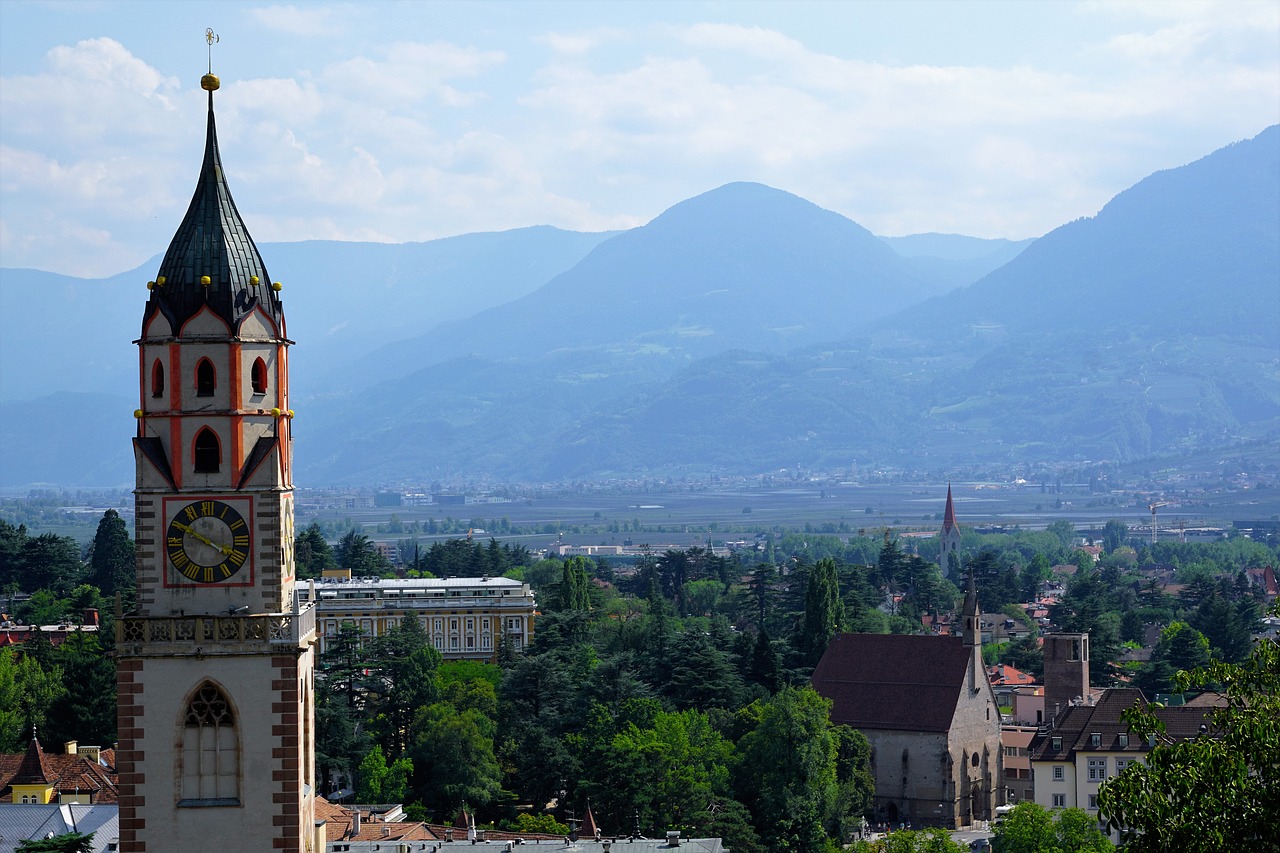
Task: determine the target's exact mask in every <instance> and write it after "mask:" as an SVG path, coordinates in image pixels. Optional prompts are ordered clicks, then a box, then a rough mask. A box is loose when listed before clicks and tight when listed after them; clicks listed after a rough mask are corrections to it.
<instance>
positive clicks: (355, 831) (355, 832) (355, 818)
mask: <svg viewBox="0 0 1280 853" xmlns="http://www.w3.org/2000/svg"><path fill="white" fill-rule="evenodd" d="M359 835H360V810H359V809H356V810H355V811H353V812H352V813H351V837H352V838H357V837H359Z"/></svg>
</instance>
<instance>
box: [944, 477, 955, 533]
mask: <svg viewBox="0 0 1280 853" xmlns="http://www.w3.org/2000/svg"><path fill="white" fill-rule="evenodd" d="M955 526H956V508H955V504H953V503H952V502H951V484H950V483H947V508H946V509H945V510H943V513H942V529H943V530H950V529H951V528H953V527H955Z"/></svg>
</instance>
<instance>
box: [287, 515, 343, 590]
mask: <svg viewBox="0 0 1280 853" xmlns="http://www.w3.org/2000/svg"><path fill="white" fill-rule="evenodd" d="M293 565H294V569H295V570H296V571H297V573H298V577H299V578H301V579H303V580H308V579H310V578H318V577H321V576H322V575H323V574H324V573H325V571H327V570H330V569H336V568H338V561H337V559H336V558H335V557H334V555H333V548H331V547H330V546H329V542H328V541H327V540H326V539H325V538H324V533H323V532H322V531H321V529H320V525H319V524H316V523H315V522H314V521H313V522H311V524H309V525H307V527H306V529H304V530H303V531H302V532H301V533H299V534H298V535H297V536H295V537H294V540H293Z"/></svg>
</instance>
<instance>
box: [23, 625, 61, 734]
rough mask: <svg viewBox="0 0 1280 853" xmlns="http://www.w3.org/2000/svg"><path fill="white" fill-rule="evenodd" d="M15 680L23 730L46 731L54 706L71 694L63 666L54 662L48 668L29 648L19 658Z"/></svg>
mask: <svg viewBox="0 0 1280 853" xmlns="http://www.w3.org/2000/svg"><path fill="white" fill-rule="evenodd" d="M45 642H48V641H47V640H46V641H45ZM29 646H30V643H28V644H27V647H28V649H29ZM14 681H15V682H16V685H17V694H18V708H19V709H20V710H21V713H22V728H23V730H24V731H27V732H30V731H32V730H33V729H34V730H37V731H43V730H44V728H45V720H46V719H47V717H48V714H49V710H50V708H52V707H53V706H54V705H55V704H56V703H57V702H58V701H60V700H61V699H62V697H63V696H65V695H66V694H67V688H66V685H65V684H64V683H63V678H62V670H61V669H59V668H58V667H57V666H56V665H52V664H51V665H50V666H49V667H48V668H47V669H46V668H45V667H44V666H42V665H41V663H40V659H39V658H38V657H36V656H35V655H32V654H30V653H29V650H28V651H27V653H24V654H23V656H22V659H21V660H19V661H18V665H17V668H16V670H15V672H14Z"/></svg>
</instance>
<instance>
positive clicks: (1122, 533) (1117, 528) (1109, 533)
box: [1102, 518, 1129, 554]
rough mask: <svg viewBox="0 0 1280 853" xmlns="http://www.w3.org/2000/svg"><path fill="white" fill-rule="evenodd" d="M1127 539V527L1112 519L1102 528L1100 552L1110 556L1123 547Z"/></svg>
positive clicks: (1121, 522)
mask: <svg viewBox="0 0 1280 853" xmlns="http://www.w3.org/2000/svg"><path fill="white" fill-rule="evenodd" d="M1128 538H1129V526H1128V525H1126V524H1125V523H1124V522H1123V521H1116V520H1115V519H1114V518H1113V519H1111V520H1110V521H1108V522H1107V523H1106V524H1105V525H1103V528H1102V550H1104V551H1106V552H1107V553H1108V554H1110V553H1111V552H1112V551H1114V550H1115V549H1117V548H1119V547H1120V546H1121V545H1123V544H1124V543H1125V542H1126V541H1128Z"/></svg>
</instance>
